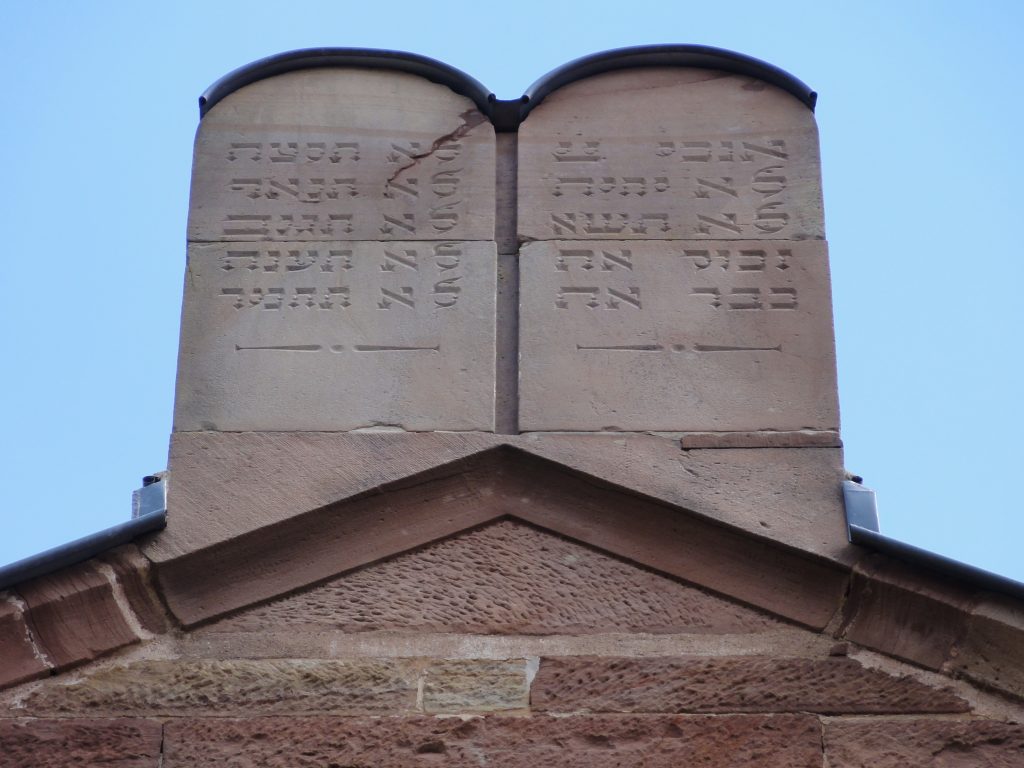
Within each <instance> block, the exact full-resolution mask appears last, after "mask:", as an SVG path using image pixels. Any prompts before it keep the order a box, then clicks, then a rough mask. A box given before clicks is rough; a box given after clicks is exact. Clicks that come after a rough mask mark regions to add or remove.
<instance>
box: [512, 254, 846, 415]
mask: <svg viewBox="0 0 1024 768" xmlns="http://www.w3.org/2000/svg"><path fill="white" fill-rule="evenodd" d="M520 274H521V281H522V289H521V292H520V302H521V315H520V359H521V368H520V398H521V401H520V422H521V427H522V429H523V430H526V431H532V430H593V431H603V430H660V431H688V430H696V431H705V430H708V431H719V430H737V431H746V430H759V429H778V430H795V429H835V428H837V421H838V411H837V403H836V395H835V392H836V383H835V359H834V356H835V353H834V345H833V341H832V335H831V333H830V332H826V331H830V329H831V320H832V316H831V300H830V291H829V274H828V261H827V253H826V248H825V244H824V243H823V242H821V241H803V242H776V241H765V240H761V241H742V240H732V241H730V240H719V241H688V242H680V243H669V242H659V243H654V242H636V241H608V242H603V243H595V244H593V245H587V244H585V243H580V242H579V241H549V242H544V243H532V244H529V245H527V246H526V247H524V249H523V251H522V256H521V262H520ZM823 329H824V330H823Z"/></svg>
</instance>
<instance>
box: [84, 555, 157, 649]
mask: <svg viewBox="0 0 1024 768" xmlns="http://www.w3.org/2000/svg"><path fill="white" fill-rule="evenodd" d="M99 558H100V559H101V560H102V561H103V562H105V563H109V564H110V566H111V567H112V568H113V569H114V573H115V574H116V576H117V581H118V583H119V584H120V585H121V589H122V590H123V591H124V595H125V597H126V598H127V599H128V604H129V605H130V606H131V608H132V611H134V613H135V617H136V618H137V619H138V620H139V623H140V624H141V625H142V628H143V629H145V630H146V631H148V632H152V633H153V634H155V635H158V634H160V633H161V632H165V631H166V630H167V628H168V622H167V618H166V615H165V613H164V609H163V606H162V605H161V604H160V600H159V598H157V596H156V593H155V592H154V591H153V589H152V587H151V586H150V580H149V579H150V569H149V560H147V559H146V558H145V557H144V556H143V555H142V553H141V552H139V549H138V547H136V546H135V545H134V544H126V545H125V546H123V547H118V548H117V549H112V550H110V551H108V552H104V553H103V554H101V555H100V556H99Z"/></svg>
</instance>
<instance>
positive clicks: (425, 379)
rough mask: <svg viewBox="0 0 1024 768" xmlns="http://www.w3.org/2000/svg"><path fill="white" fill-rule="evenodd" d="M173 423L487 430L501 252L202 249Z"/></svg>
mask: <svg viewBox="0 0 1024 768" xmlns="http://www.w3.org/2000/svg"><path fill="white" fill-rule="evenodd" d="M188 259H189V261H188V274H187V277H186V281H185V308H184V312H183V315H182V330H181V347H180V353H179V360H178V384H177V395H176V401H175V416H174V428H175V430H176V431H192V430H222V431H236V430H243V431H245V430H312V431H332V430H349V429H357V428H360V427H381V426H385V427H400V428H403V429H407V430H439V429H442V430H484V431H487V430H491V429H492V427H493V423H494V328H495V294H494V287H495V280H496V276H495V269H496V266H495V263H496V255H495V246H494V244H493V243H471V242H459V243H455V242H445V243H427V242H401V243H392V244H386V243H340V242H333V243H323V244H319V243H317V244H312V245H311V244H309V243H305V244H303V243H298V242H292V243H280V244H274V245H273V246H268V245H265V244H252V245H244V246H239V245H228V244H212V245H211V244H205V245H192V246H191V247H190V249H189V257H188Z"/></svg>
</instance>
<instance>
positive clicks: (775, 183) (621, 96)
mask: <svg viewBox="0 0 1024 768" xmlns="http://www.w3.org/2000/svg"><path fill="white" fill-rule="evenodd" d="M820 175H821V174H820V162H819V153H818V134H817V128H816V126H815V122H814V115H813V114H812V113H811V111H810V110H808V109H807V107H806V106H805V105H804V104H802V103H801V102H800V101H798V100H797V99H796V98H794V97H793V96H792V95H790V94H788V93H786V92H784V91H782V90H780V89H778V88H775V87H774V86H772V85H769V84H767V83H765V82H763V81H760V80H752V79H751V78H749V77H744V76H740V75H732V74H729V73H725V72H718V71H714V70H706V69H686V68H672V69H635V70H624V71H618V72H611V73H606V74H602V75H597V76H595V77H591V78H587V79H585V80H582V81H579V82H576V83H572V84H571V85H568V86H566V87H564V88H561V89H559V90H557V91H555V92H554V93H552V94H551V95H549V96H548V97H547V98H546V99H545V100H544V102H543V103H542V104H540V105H539V106H538V107H537V108H536V109H535V110H534V111H533V112H531V113H530V115H529V117H527V119H526V121H525V122H524V123H523V125H522V126H521V128H520V130H519V235H520V238H522V239H528V240H553V239H611V240H623V239H649V240H675V239H701V238H707V239H793V240H804V239H820V238H823V237H824V224H823V218H822V204H821V179H820Z"/></svg>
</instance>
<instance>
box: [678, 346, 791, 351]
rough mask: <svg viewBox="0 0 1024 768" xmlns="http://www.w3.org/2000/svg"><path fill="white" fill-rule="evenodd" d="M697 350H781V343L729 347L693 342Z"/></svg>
mask: <svg viewBox="0 0 1024 768" xmlns="http://www.w3.org/2000/svg"><path fill="white" fill-rule="evenodd" d="M693 348H694V349H695V350H696V351H697V352H781V351H782V345H781V344H778V345H776V346H774V347H731V346H725V345H717V344H695V345H694V347H693Z"/></svg>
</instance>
